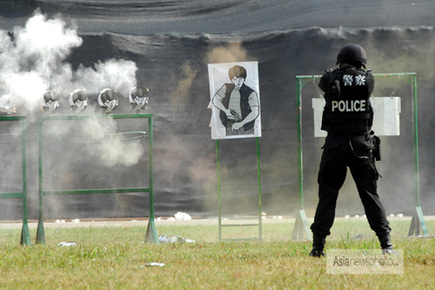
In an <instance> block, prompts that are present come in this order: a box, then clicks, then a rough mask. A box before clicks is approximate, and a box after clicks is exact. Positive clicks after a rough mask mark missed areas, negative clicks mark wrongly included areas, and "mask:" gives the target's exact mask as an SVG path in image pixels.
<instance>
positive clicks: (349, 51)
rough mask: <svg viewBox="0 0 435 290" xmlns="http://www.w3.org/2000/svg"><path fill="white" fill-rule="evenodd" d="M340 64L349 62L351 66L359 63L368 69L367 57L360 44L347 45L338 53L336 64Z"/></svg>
mask: <svg viewBox="0 0 435 290" xmlns="http://www.w3.org/2000/svg"><path fill="white" fill-rule="evenodd" d="M340 62H347V63H349V64H354V63H357V64H360V65H362V66H363V67H366V63H367V55H366V52H365V50H364V48H362V46H360V45H358V44H346V45H345V46H343V48H342V49H340V51H339V52H338V55H337V63H336V64H339V63H340Z"/></svg>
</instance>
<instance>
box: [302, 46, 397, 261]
mask: <svg viewBox="0 0 435 290" xmlns="http://www.w3.org/2000/svg"><path fill="white" fill-rule="evenodd" d="M366 62H367V57H366V53H365V51H364V49H363V48H362V47H361V46H359V45H357V44H347V45H345V46H344V47H343V48H342V49H341V50H340V51H339V53H338V56H337V63H336V64H337V65H338V68H336V69H333V70H332V69H331V70H327V71H326V73H325V74H324V75H323V76H322V77H321V79H320V82H319V87H320V89H321V90H322V91H323V92H324V93H325V94H324V97H325V101H326V104H325V107H324V110H323V116H322V130H325V131H327V132H328V135H327V137H326V139H325V145H324V146H323V154H322V158H321V161H320V168H319V174H318V183H319V203H318V205H317V209H316V214H315V217H314V223H313V224H312V225H311V231H312V232H313V249H312V251H311V252H310V256H314V257H320V256H324V252H323V249H324V245H325V238H326V236H328V235H329V234H330V231H329V230H330V228H331V227H332V225H333V223H334V217H335V207H336V202H337V197H338V192H339V190H340V188H341V187H342V185H343V183H344V181H345V178H346V172H347V167H349V169H350V172H351V174H352V177H353V179H354V180H355V184H356V187H357V189H358V194H359V196H360V199H361V201H362V204H363V206H364V210H365V213H366V216H367V219H368V222H369V224H370V227H371V229H372V230H373V231H374V232H375V233H376V235H377V236H378V238H379V241H380V244H381V248H382V250H383V252H384V253H385V252H389V253H391V252H392V251H393V250H392V249H393V248H392V244H391V241H390V234H389V233H390V231H391V229H390V227H389V226H388V221H387V218H386V214H385V209H384V207H383V206H382V204H381V202H380V200H379V196H378V193H377V185H376V182H377V179H378V177H379V174H378V172H377V170H376V167H375V160H374V157H373V150H374V149H376V148H375V142H374V141H373V140H374V138H373V135H372V134H371V133H373V132H372V131H371V127H372V123H373V109H372V106H371V104H370V95H371V93H372V91H373V89H374V77H373V75H372V74H371V73H370V71H366V70H365V68H366Z"/></svg>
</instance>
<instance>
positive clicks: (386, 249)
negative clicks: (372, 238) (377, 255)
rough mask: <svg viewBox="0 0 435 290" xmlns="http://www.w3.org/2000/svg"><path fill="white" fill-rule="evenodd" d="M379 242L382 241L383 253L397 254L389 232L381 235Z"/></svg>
mask: <svg viewBox="0 0 435 290" xmlns="http://www.w3.org/2000/svg"><path fill="white" fill-rule="evenodd" d="M378 238H379V242H380V243H381V248H382V254H383V255H385V254H390V255H391V254H397V253H396V252H395V251H394V250H393V244H392V243H391V239H390V234H389V233H387V234H386V235H384V236H379V237H378Z"/></svg>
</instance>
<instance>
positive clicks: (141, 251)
mask: <svg viewBox="0 0 435 290" xmlns="http://www.w3.org/2000/svg"><path fill="white" fill-rule="evenodd" d="M390 223H391V227H392V229H393V232H392V238H393V244H394V246H395V248H396V249H401V250H403V251H404V269H405V270H404V274H400V275H392V274H389V275H386V274H384V275H350V274H346V275H331V274H327V273H326V259H325V258H311V257H309V256H308V255H307V254H308V253H309V251H310V249H311V243H310V242H308V241H305V242H304V241H291V234H292V230H293V226H294V224H293V222H292V221H290V222H287V221H280V222H264V223H263V231H262V232H263V242H258V241H224V242H219V241H218V227H217V222H205V223H201V222H199V223H197V222H192V223H189V222H183V223H177V222H174V223H165V222H158V223H156V224H157V231H158V235H159V236H160V235H169V236H174V235H176V236H181V237H184V238H187V239H192V240H194V241H195V243H173V244H166V243H165V244H148V243H144V236H145V227H144V226H143V225H142V224H134V223H132V224H130V225H129V226H122V225H120V226H119V225H118V226H113V225H110V224H107V225H106V224H104V225H103V226H66V227H62V226H52V227H51V226H46V228H45V237H46V245H33V246H20V245H19V240H20V229H19V228H7V227H6V228H5V227H0V233H1V235H0V273H1V274H0V288H1V289H345V288H346V289H435V275H434V273H435V240H434V239H431V238H408V237H407V235H408V229H409V225H410V221H409V219H398V220H391V221H390ZM426 223H427V227H428V230H429V233H430V234H432V235H433V233H434V232H435V220H428V221H426ZM81 224H82V225H83V223H81ZM241 231H242V232H241ZM30 233H31V237H32V239H34V237H35V235H36V230H35V229H34V228H31V229H30ZM249 235H253V236H255V235H258V230H257V229H255V230H253V229H251V227H243V228H239V227H229V228H223V232H222V237H223V238H228V239H232V238H239V237H241V236H246V237H248V236H249ZM63 241H66V242H70V241H73V242H75V243H76V246H74V247H62V246H59V245H58V244H59V243H60V242H63ZM378 247H379V246H378V242H377V239H376V238H375V236H374V234H373V233H372V232H371V230H370V229H369V227H368V225H367V221H366V220H365V219H338V220H337V221H336V223H335V224H334V227H333V229H332V234H331V236H330V237H329V238H328V240H327V247H326V249H327V250H328V249H377V248H378ZM153 262H155V263H162V264H164V265H163V266H148V264H149V263H153Z"/></svg>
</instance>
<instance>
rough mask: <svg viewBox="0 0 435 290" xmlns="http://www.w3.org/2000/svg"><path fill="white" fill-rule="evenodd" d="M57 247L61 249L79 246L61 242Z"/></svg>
mask: <svg viewBox="0 0 435 290" xmlns="http://www.w3.org/2000/svg"><path fill="white" fill-rule="evenodd" d="M57 245H58V246H61V247H75V246H77V244H76V243H74V242H69V243H68V242H61V243H59V244H57Z"/></svg>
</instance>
